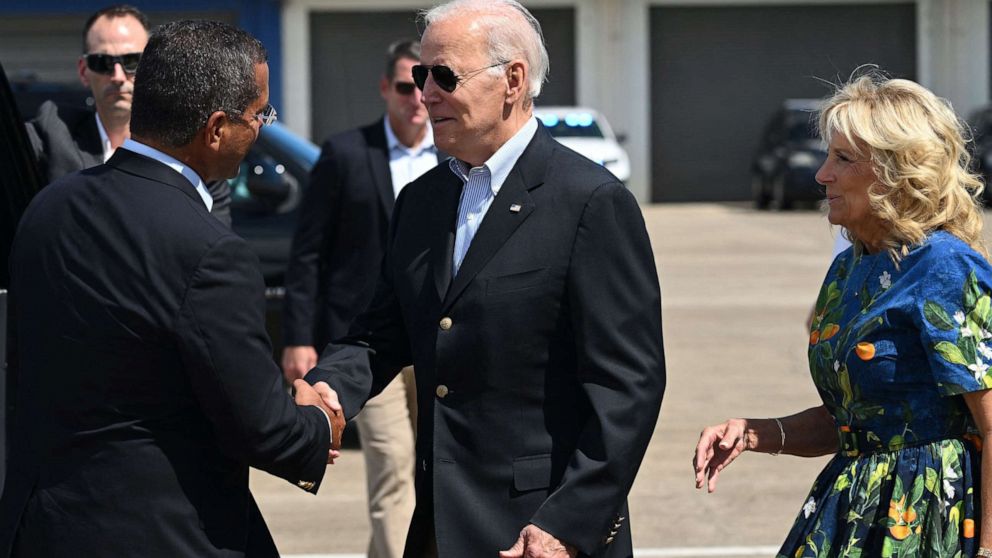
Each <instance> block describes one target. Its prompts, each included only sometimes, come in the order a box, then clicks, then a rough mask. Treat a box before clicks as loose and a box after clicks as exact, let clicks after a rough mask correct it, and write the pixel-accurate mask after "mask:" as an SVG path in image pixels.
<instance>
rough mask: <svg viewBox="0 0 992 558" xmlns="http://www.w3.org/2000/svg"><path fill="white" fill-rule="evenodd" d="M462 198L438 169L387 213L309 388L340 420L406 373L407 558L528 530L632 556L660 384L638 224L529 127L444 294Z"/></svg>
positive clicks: (649, 271) (654, 309) (503, 541)
mask: <svg viewBox="0 0 992 558" xmlns="http://www.w3.org/2000/svg"><path fill="white" fill-rule="evenodd" d="M461 189H462V183H461V180H460V179H459V178H457V177H456V176H455V175H454V174H453V173H452V172H451V170H450V169H449V168H447V167H446V166H445V165H441V166H439V167H437V168H435V169H434V170H432V171H431V172H429V173H427V174H426V175H424V176H423V177H421V178H420V179H419V180H417V181H415V182H414V183H412V184H410V185H409V186H407V187H406V188H405V189H404V190H403V192H402V193H401V194H400V197H399V199H398V200H397V202H396V207H395V209H394V213H393V219H392V225H391V230H390V233H389V238H388V242H389V245H388V253H387V255H386V258H385V260H384V263H383V267H382V275H381V277H380V280H379V283H378V285H377V288H376V294H375V298H374V300H373V302H372V304H371V305H370V307H369V309H368V311H367V312H366V313H364V314H363V315H362V316H361V317H359V319H358V320H357V321H356V325H355V328H354V330H353V336H352V337H350V338H348V339H345V340H343V341H342V342H340V343H335V344H332V345H330V346H329V347H328V349H327V350H326V351H325V352H324V354H323V355H322V357H321V360H320V362H319V364H318V366H317V368H316V369H314V370H313V371H311V372H310V373H309V374H308V375H307V380H308V381H310V382H316V381H319V380H324V381H327V382H329V383H330V384H331V385H332V387H334V389H336V390H337V391H338V394H339V396H340V398H341V401H342V404H343V406H344V409H345V413H346V415H349V416H350V415H353V414H355V413H357V412H358V411H359V409H360V408H361V405H362V404H364V402H365V401H366V400H367V399H368V398H369V397H370V396H372V395H374V394H376V393H378V392H379V391H380V390H381V389H382V388H383V387H384V386H385V385H386V384H387V383H388V381H389V380H390V379H391V378H392V377H393V376H394V375H395V374H396V372H397V371H398V370H399V369H400V368H401V367H403V366H405V365H408V364H410V363H413V365H414V367H415V368H416V370H417V374H416V379H417V395H418V402H417V403H418V406H419V409H420V412H419V413H418V422H419V424H418V429H417V452H418V461H417V509H416V512H415V513H414V519H413V523H412V525H411V528H410V534H409V538H408V540H407V556H409V557H411V558H415V557H419V556H421V555H422V552H423V545H424V544H425V543H426V541H427V540H428V539H429V536H430V534H431V531H432V530H433V531H434V532H435V533H436V539H437V545H438V551H439V555H440V556H441V557H442V558H445V557H449V556H450V557H461V556H495V555H496V553H497V551H498V550H501V549H506V548H509V547H510V546H511V545H512V544H513V543H514V541H515V540H516V538H517V535H518V534H519V532H520V530H521V528H523V527H524V525H526V524H527V523H534V524H536V525H538V526H539V527H541V528H543V529H545V530H546V531H548V532H550V533H552V534H554V535H555V536H557V537H559V538H560V539H562V540H564V541H566V542H569V543H571V544H574V545H576V546H577V547H578V548H579V549H580V551H581V552H582V553H583V554H584V555H590V556H603V557H606V556H609V557H627V556H630V555H631V552H632V551H631V539H630V531H629V527H628V526H629V522H628V521H627V516H628V513H627V508H626V496H627V493H628V491H629V490H630V487H631V484H632V483H633V481H634V476H635V474H636V472H637V469H638V467H639V465H640V461H641V459H642V457H643V455H644V452H645V449H646V448H647V444H648V441H649V439H650V437H651V434H652V432H653V430H654V426H655V422H656V420H657V417H658V412H659V408H660V404H661V399H662V394H663V391H664V386H665V369H664V357H663V350H662V333H661V307H660V293H659V287H658V279H657V273H656V270H655V265H654V258H653V255H652V251H651V245H650V242H649V240H648V236H647V232H646V230H645V226H644V220H643V218H642V216H641V212H640V209H639V208H638V205H637V202H636V201H635V200H634V198H633V196H632V195H631V194H630V192H628V191H627V190H626V189H625V188H624V186H623V185H622V184H621V183H620V182H618V181H617V179H616V178H615V177H614V176H613V175H611V174H609V172H607V171H606V170H604V169H603V168H602V167H601V166H598V165H596V164H594V163H592V162H590V161H589V160H587V159H585V158H584V157H582V156H580V155H578V154H576V153H574V152H573V151H571V150H568V149H567V148H565V147H563V146H561V145H560V144H558V143H557V142H555V141H554V140H553V139H552V138H551V136H550V135H549V134H548V133H547V131H546V130H545V129H543V127H542V128H539V129H538V132H537V134H536V136H535V137H534V139H533V140H532V141H531V143H530V145H529V146H528V147H527V149H526V151H525V152H524V153H523V155H522V156H521V157H520V159H519V160H518V162H517V164H516V165H515V167H514V168H513V170H512V171H511V172H510V175H509V177H508V178H507V179H506V182H505V183H504V184H503V186H502V189H501V190H500V192H499V195H498V196H497V197H496V199H495V200H494V201H493V203H492V205H491V207H490V208H489V210H488V212H487V214H486V216H485V218H484V220H483V222H482V224H481V226H480V228H479V231H478V232H477V234H476V236H475V238H474V239H473V241H472V244H471V246H470V248H469V250H468V253H467V254H466V256H465V259H464V261H463V264H462V267H461V269H460V271H459V273H458V275H457V276H456V277H455V278H454V279H452V278H451V268H452V264H451V257H452V249H453V246H454V239H455V220H456V213H457V208H458V202H459V195H460V192H461Z"/></svg>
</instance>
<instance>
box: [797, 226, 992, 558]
mask: <svg viewBox="0 0 992 558" xmlns="http://www.w3.org/2000/svg"><path fill="white" fill-rule="evenodd" d="M990 293H992V267H990V265H989V263H988V262H987V261H986V260H985V259H984V258H983V257H982V256H981V255H979V254H978V253H976V252H975V251H974V250H972V249H971V248H970V247H969V246H968V245H967V244H965V243H964V242H962V241H961V240H959V239H958V238H956V237H954V236H953V235H950V234H948V233H945V232H936V233H933V234H932V235H930V236H929V237H928V238H927V239H926V241H924V242H923V243H922V244H921V245H920V246H917V247H916V248H915V249H913V250H912V251H911V252H910V253H909V254H908V255H906V256H904V257H903V259H902V261H901V262H900V263H899V265H898V266H896V265H895V264H894V263H893V262H892V259H891V258H890V257H889V255H888V254H887V253H884V252H883V253H879V254H863V255H855V254H854V251H853V249H851V248H849V249H848V250H847V251H845V252H843V253H841V254H840V255H839V256H838V257H837V259H836V260H835V261H834V263H833V265H832V266H831V268H830V271H829V272H828V273H827V278H826V280H825V281H824V284H823V287H822V289H821V291H820V295H819V298H818V299H817V303H816V309H815V315H814V320H813V324H812V330H811V331H810V346H809V363H810V371H811V373H812V376H813V381H814V382H815V384H816V387H817V390H818V391H819V393H820V397H821V398H822V399H823V403H824V404H825V405H826V408H827V409H828V410H829V411H830V414H831V415H833V417H834V421H835V423H836V427H837V434H838V437H839V439H840V451H839V452H838V453H837V455H836V456H835V457H834V458H833V459H832V460H831V461H830V462H829V463H828V464H827V466H826V468H825V469H824V470H823V472H822V473H820V476H819V477H818V478H817V479H816V482H815V483H814V484H813V488H812V490H811V491H810V494H809V497H808V498H807V499H806V501H805V503H804V504H803V507H802V510H801V512H800V513H799V517H798V518H797V519H796V522H795V524H794V525H793V527H792V531H791V532H790V533H789V536H788V537H787V538H786V540H785V543H784V544H783V545H782V549H781V550H780V551H779V556H780V557H802V556H808V557H812V556H817V557H823V556H845V557H855V558H857V557H861V556H865V557H868V556H872V557H874V556H886V557H887V556H899V557H903V556H914V557H916V556H928V557H929V556H932V557H938V556H939V557H968V556H972V555H974V553H975V551H976V550H977V539H976V535H977V534H978V527H979V524H980V513H979V509H978V502H979V492H980V486H979V478H980V466H981V453H980V452H981V440H980V439H979V438H978V437H977V436H975V435H974V432H975V427H974V422H973V420H972V418H971V414H970V413H969V411H968V408H967V406H966V405H965V402H964V399H963V398H962V397H960V395H961V394H962V393H967V392H973V391H980V390H984V389H988V388H990V387H992V371H990V369H989V367H990V365H992V302H990Z"/></svg>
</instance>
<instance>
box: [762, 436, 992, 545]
mask: <svg viewBox="0 0 992 558" xmlns="http://www.w3.org/2000/svg"><path fill="white" fill-rule="evenodd" d="M772 420H774V421H775V424H777V425H778V433H779V434H781V435H782V445H781V446H780V447H779V448H778V451H773V452H770V454H769V455H778V454H780V453H782V450H784V449H785V428H783V427H782V421H780V420H778V419H777V418H775V419H772ZM990 558H992V557H990Z"/></svg>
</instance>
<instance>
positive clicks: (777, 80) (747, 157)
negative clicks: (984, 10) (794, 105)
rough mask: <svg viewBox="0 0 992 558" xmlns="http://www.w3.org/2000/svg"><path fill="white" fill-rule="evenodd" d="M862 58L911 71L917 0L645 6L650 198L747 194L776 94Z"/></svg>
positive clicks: (809, 89) (822, 88) (841, 73)
mask: <svg viewBox="0 0 992 558" xmlns="http://www.w3.org/2000/svg"><path fill="white" fill-rule="evenodd" d="M866 63H874V64H878V65H879V66H880V67H881V68H882V69H884V70H886V71H888V72H889V73H890V74H891V75H893V76H895V77H906V78H910V79H913V78H914V77H915V75H916V6H915V4H913V3H905V4H903V3H899V4H877V5H865V4H858V5H856V6H855V5H853V4H851V5H836V6H791V5H782V6H754V7H749V6H735V7H653V8H651V153H652V166H651V171H652V198H653V200H654V201H717V200H744V199H748V198H749V197H750V182H749V167H750V162H751V157H752V156H753V154H754V151H755V149H756V148H757V145H758V140H759V137H760V134H761V132H762V129H763V127H764V125H765V123H766V121H767V120H768V119H769V118H770V117H771V115H772V114H773V112H774V111H775V110H776V108H778V107H779V106H781V104H782V101H783V100H784V99H787V98H811V97H823V96H825V95H827V94H828V93H830V91H831V88H830V86H829V85H828V84H825V83H824V82H823V81H822V80H827V81H830V82H834V83H836V82H837V81H838V80H840V79H845V78H846V77H848V76H849V75H850V73H851V72H852V71H853V70H854V68H856V67H858V66H859V65H861V64H866Z"/></svg>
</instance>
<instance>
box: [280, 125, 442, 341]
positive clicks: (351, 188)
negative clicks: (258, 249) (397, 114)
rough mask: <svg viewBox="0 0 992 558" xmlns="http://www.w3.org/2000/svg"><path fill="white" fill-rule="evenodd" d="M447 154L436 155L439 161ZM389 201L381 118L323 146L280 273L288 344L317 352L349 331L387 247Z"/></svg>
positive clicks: (390, 190)
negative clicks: (285, 265)
mask: <svg viewBox="0 0 992 558" xmlns="http://www.w3.org/2000/svg"><path fill="white" fill-rule="evenodd" d="M445 157H446V155H444V154H443V153H442V154H438V160H439V161H440V160H443V159H444V158H445ZM393 198H394V194H393V181H392V177H391V175H390V172H389V147H388V145H387V142H386V131H385V129H384V124H383V120H382V119H379V120H376V121H375V122H373V123H371V124H369V125H367V126H363V127H361V128H356V129H353V130H348V131H346V132H342V133H340V134H336V135H333V136H331V137H330V138H328V139H327V141H325V142H324V145H323V147H322V149H321V154H320V159H319V160H318V161H317V164H316V165H314V167H313V171H312V172H311V174H310V185H309V188H308V189H307V193H306V197H305V199H304V201H303V203H302V210H301V214H300V220H299V222H298V224H297V227H296V233H295V235H294V237H293V248H292V251H291V254H290V260H289V266H288V268H287V270H286V298H285V302H284V310H283V339H284V341H285V344H286V345H309V346H313V347H317V349H318V350H320V349H322V348H323V347H324V346H325V345H326V344H327V343H329V342H330V341H331V340H332V339H336V338H338V337H342V336H344V335H345V334H347V333H348V327H349V326H350V325H351V322H352V321H353V320H354V319H355V317H356V316H357V315H358V314H359V313H360V312H361V311H362V310H364V309H365V307H366V306H368V303H369V301H370V300H371V299H372V294H373V292H374V291H375V278H376V277H377V276H378V275H379V266H380V264H381V263H382V256H383V254H384V253H385V250H386V235H387V231H388V229H389V216H390V214H391V213H392V211H393Z"/></svg>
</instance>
